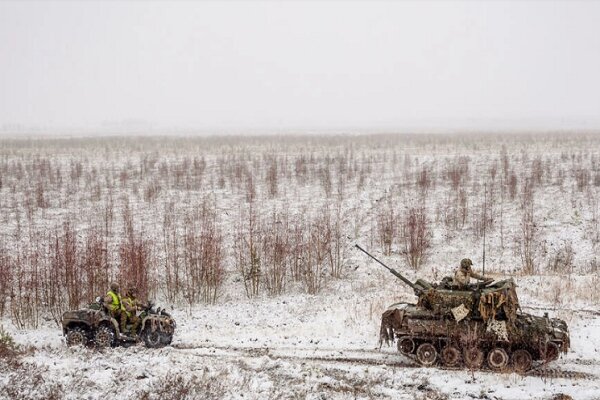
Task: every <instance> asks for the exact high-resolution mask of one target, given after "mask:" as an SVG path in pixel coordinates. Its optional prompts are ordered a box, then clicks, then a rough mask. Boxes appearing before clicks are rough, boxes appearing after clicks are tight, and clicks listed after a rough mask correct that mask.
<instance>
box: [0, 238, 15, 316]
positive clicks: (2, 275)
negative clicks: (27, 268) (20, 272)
mask: <svg viewBox="0 0 600 400" xmlns="http://www.w3.org/2000/svg"><path fill="white" fill-rule="evenodd" d="M13 269H14V266H13V264H12V261H11V257H10V256H9V255H8V252H7V250H6V248H4V247H2V248H0V318H2V317H3V316H4V312H5V310H6V302H7V299H8V298H9V296H10V288H11V287H12V271H13Z"/></svg>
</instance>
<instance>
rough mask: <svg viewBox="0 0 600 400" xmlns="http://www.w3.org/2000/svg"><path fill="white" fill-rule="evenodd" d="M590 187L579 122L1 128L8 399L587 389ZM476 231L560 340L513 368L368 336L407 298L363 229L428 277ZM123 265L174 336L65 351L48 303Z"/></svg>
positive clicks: (593, 161)
mask: <svg viewBox="0 0 600 400" xmlns="http://www.w3.org/2000/svg"><path fill="white" fill-rule="evenodd" d="M599 194H600V136H597V135H591V134H585V135H584V134H581V135H576V136H567V135H557V134H556V135H506V136H502V137H492V136H477V135H462V136H460V135H457V136H443V135H440V136H429V135H421V136H394V135H363V136H344V137H341V136H340V137H334V136H330V137H317V136H307V137H304V136H297V137H289V138H283V137H236V138H233V137H223V138H211V139H195V138H176V139H175V138H145V139H143V138H138V139H135V138H102V139H83V138H82V139H31V140H12V139H1V145H0V212H1V216H0V218H1V223H2V231H1V232H0V250H1V254H2V255H1V256H0V277H1V278H2V279H1V281H0V282H1V283H0V298H2V300H1V303H0V314H1V321H2V322H1V325H2V326H3V329H4V331H6V332H8V333H9V334H10V335H11V336H12V337H13V338H14V340H15V342H16V343H17V344H18V345H19V346H20V347H21V353H20V354H19V355H18V356H14V357H12V356H11V357H9V356H3V355H2V353H1V352H0V371H1V374H0V398H8V399H30V398H39V399H47V398H55V399H62V398H72V399H80V398H91V399H96V398H107V397H113V398H132V399H182V398H190V399H195V398H198V399H202V398H210V399H213V398H214V399H221V398H234V399H279V398H283V399H305V398H307V399H356V398H360V399H363V398H366V399H368V398H383V399H386V398H389V399H469V398H473V399H554V398H557V399H558V398H560V397H557V396H558V395H560V394H565V395H568V396H571V397H572V398H573V399H600V307H599V305H600V268H599V267H598V263H599V262H600V247H599V246H598V244H599V242H600V228H599V226H600V225H599V214H600V207H599V201H598V195H599ZM411 210H413V211H414V212H416V213H417V214H418V215H420V216H422V217H423V221H424V222H423V228H424V232H425V233H424V237H425V239H426V240H425V242H427V243H426V244H425V245H423V246H422V248H419V249H415V248H414V247H411V246H410V244H409V243H408V242H409V241H408V239H409V238H408V236H410V232H409V231H410V229H409V228H410V227H409V226H408V225H407V221H408V219H409V217H410V215H411ZM484 226H485V229H484ZM484 231H485V235H486V264H485V265H486V273H488V274H491V275H492V276H493V277H495V278H502V277H513V278H514V279H515V280H516V282H517V284H518V286H519V287H518V289H517V290H518V294H519V300H520V303H521V306H522V308H523V311H525V312H531V313H533V314H536V315H543V313H544V312H548V313H549V315H550V317H559V318H562V319H564V320H565V321H566V322H567V323H568V325H569V329H570V332H571V346H572V348H571V350H570V352H569V353H568V354H566V355H562V356H561V358H560V359H559V360H557V361H555V362H553V363H551V364H550V365H547V366H544V367H542V368H541V369H536V370H534V371H531V372H530V373H528V374H526V375H518V374H515V373H503V374H498V373H491V372H489V371H474V372H470V371H464V370H449V369H443V368H436V367H433V368H422V367H419V366H418V365H415V364H414V363H413V362H412V361H411V360H409V359H407V358H405V357H403V356H401V355H400V354H399V353H398V352H397V351H396V350H395V348H394V347H386V346H385V345H384V346H383V347H381V348H380V346H379V324H380V318H381V314H382V312H383V311H384V310H385V309H386V307H387V306H388V305H390V304H392V303H395V302H398V301H414V299H415V297H414V295H413V294H412V291H411V290H410V288H407V287H404V286H403V285H402V283H401V282H400V281H398V280H396V279H395V278H394V277H393V276H391V275H389V274H388V273H387V272H386V271H385V270H384V269H383V268H381V267H380V266H378V265H377V264H376V263H375V262H373V261H371V260H369V259H368V258H367V257H366V256H365V255H364V254H362V253H360V252H358V251H357V250H356V249H354V247H353V246H354V244H356V243H358V244H360V245H362V246H363V247H365V248H366V249H368V250H370V251H372V253H373V254H374V255H376V256H377V257H379V258H381V259H382V260H383V261H384V262H386V263H387V264H388V265H390V266H391V267H394V268H396V269H397V270H398V271H400V272H402V273H404V274H405V275H406V276H407V277H408V279H410V280H413V281H414V280H415V279H417V278H419V277H423V278H425V279H428V280H431V281H436V280H440V279H441V278H442V277H443V276H446V275H450V274H451V273H452V271H453V269H454V268H455V267H456V266H457V265H458V263H459V262H460V259H461V258H464V257H469V258H471V259H472V260H473V262H474V264H475V269H476V270H478V271H481V266H482V246H483V233H484ZM196 247H201V248H202V249H208V251H204V252H200V253H199V255H198V253H195V252H194V249H195V248H196ZM140 249H141V250H140ZM95 250H97V251H95ZM132 254H133V255H135V256H136V257H137V258H136V257H133V258H135V259H136V260H142V261H140V262H136V263H134V264H135V265H133V264H131V263H132V262H131V259H132V257H131V255H132ZM252 255H254V256H256V255H258V256H257V257H253V256H252ZM411 255H415V256H417V258H419V261H420V262H419V263H418V265H415V264H411V261H410V256H411ZM198 257H199V258H200V259H202V260H204V264H203V263H200V264H202V265H199V264H198V262H197V258H198ZM413 259H414V258H413ZM195 260H196V261H195ZM128 263H129V264H128ZM130 264H131V265H130ZM206 265H208V267H207V266H206ZM203 268H204V269H203ZM207 268H208V272H206V270H205V269H207ZM198 271H200V272H202V273H201V274H199V275H198V274H196V272H198ZM92 272H93V273H92ZM114 280H118V281H120V282H122V283H123V284H131V283H132V282H137V280H139V281H140V282H142V283H141V284H140V286H141V287H142V288H143V291H144V293H145V295H146V296H147V297H148V298H151V299H154V300H156V302H157V303H159V304H161V305H166V306H167V308H168V309H169V310H172V315H173V316H174V318H175V319H176V321H177V324H178V326H177V330H176V332H175V338H174V341H173V343H172V346H169V347H166V348H163V349H159V350H151V349H146V348H145V347H143V346H142V345H135V346H131V347H118V348H112V349H108V350H102V351H99V350H95V349H93V348H67V346H66V344H65V341H64V339H63V336H62V332H61V329H60V327H59V326H58V325H57V324H56V321H55V320H56V319H57V316H60V314H61V313H62V311H64V310H66V309H68V308H73V306H75V305H77V306H82V305H84V304H86V303H89V301H90V300H91V299H93V297H94V296H95V295H100V294H103V293H104V292H105V291H106V288H107V286H108V283H109V282H110V281H114ZM564 398H568V397H564Z"/></svg>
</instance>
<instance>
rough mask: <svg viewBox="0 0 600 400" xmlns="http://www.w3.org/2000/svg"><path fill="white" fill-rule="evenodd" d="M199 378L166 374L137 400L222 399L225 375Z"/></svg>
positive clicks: (188, 375) (138, 396)
mask: <svg viewBox="0 0 600 400" xmlns="http://www.w3.org/2000/svg"><path fill="white" fill-rule="evenodd" d="M207 372H208V370H204V372H203V373H202V375H201V376H198V375H195V374H191V375H190V374H188V373H186V374H185V375H184V374H181V373H168V374H167V375H165V376H164V377H161V378H159V379H158V380H157V381H154V382H153V383H152V384H151V385H150V387H149V388H148V390H144V391H142V392H141V393H139V394H138V395H137V399H138V400H180V399H222V398H224V397H225V394H226V393H227V384H228V382H227V377H226V376H224V374H226V373H221V374H219V375H210V374H209V373H207Z"/></svg>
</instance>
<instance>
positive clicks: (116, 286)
mask: <svg viewBox="0 0 600 400" xmlns="http://www.w3.org/2000/svg"><path fill="white" fill-rule="evenodd" d="M110 290H112V291H113V292H118V291H119V284H118V283H117V282H113V283H111V284H110Z"/></svg>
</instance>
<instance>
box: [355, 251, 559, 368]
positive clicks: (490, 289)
mask: <svg viewBox="0 0 600 400" xmlns="http://www.w3.org/2000/svg"><path fill="white" fill-rule="evenodd" d="M356 247H357V248H358V249H360V250H361V251H363V252H364V253H366V254H367V255H369V256H370V257H371V258H373V259H374V260H376V261H377V262H378V263H380V264H381V265H382V266H384V267H385V268H386V269H388V271H390V272H391V273H392V274H394V275H395V276H396V277H398V278H399V279H400V280H401V281H402V282H404V283H405V284H406V285H408V286H410V287H411V288H412V289H413V290H414V292H415V294H416V295H417V297H418V301H417V303H416V304H410V303H397V304H393V305H391V306H390V307H389V308H388V309H387V310H386V311H385V312H384V313H383V315H382V320H381V330H380V340H381V343H383V342H386V343H387V344H390V343H393V342H394V341H395V342H396V344H397V347H398V351H399V352H400V353H401V354H403V355H405V356H407V357H409V358H411V359H414V360H416V361H417V362H418V363H420V364H421V365H423V366H433V365H435V364H438V363H439V364H441V365H443V366H446V367H455V368H461V367H466V368H469V369H479V368H483V367H487V368H489V369H491V370H493V371H508V370H513V371H515V372H525V371H527V370H529V369H531V368H532V367H533V366H534V362H535V363H548V362H550V361H554V360H556V359H557V358H558V357H559V355H560V353H566V352H567V351H568V350H569V346H570V338H569V330H568V328H567V324H566V323H565V321H563V320H561V319H558V318H549V317H548V314H547V313H546V314H545V315H544V317H538V316H535V315H531V314H527V313H524V312H522V311H521V308H520V306H519V301H518V298H517V292H516V290H515V288H516V285H515V283H514V281H513V280H512V279H506V280H501V281H495V282H484V283H480V284H475V285H469V286H468V287H467V288H460V287H457V286H455V285H454V284H453V282H452V278H450V277H448V278H444V279H443V280H442V282H441V283H439V284H433V283H429V282H427V281H425V280H423V279H419V280H417V281H416V282H414V283H413V282H410V281H409V280H408V279H406V278H405V277H403V276H402V275H401V274H400V273H398V272H397V271H396V270H394V269H392V268H389V267H387V266H386V265H385V264H383V263H382V262H381V261H379V260H377V259H376V258H375V257H373V256H372V255H370V254H369V253H367V252H366V251H365V250H364V249H362V248H361V247H360V246H358V245H356Z"/></svg>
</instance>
